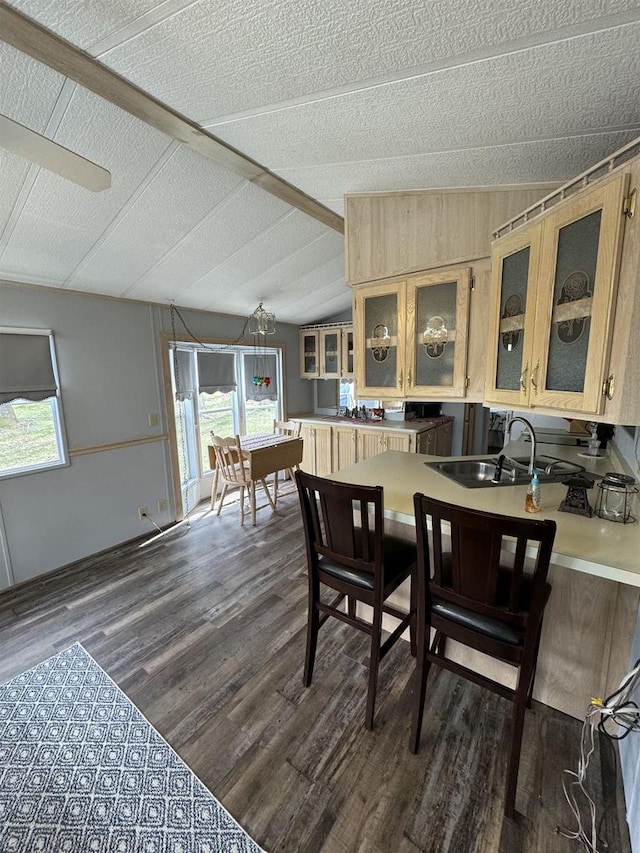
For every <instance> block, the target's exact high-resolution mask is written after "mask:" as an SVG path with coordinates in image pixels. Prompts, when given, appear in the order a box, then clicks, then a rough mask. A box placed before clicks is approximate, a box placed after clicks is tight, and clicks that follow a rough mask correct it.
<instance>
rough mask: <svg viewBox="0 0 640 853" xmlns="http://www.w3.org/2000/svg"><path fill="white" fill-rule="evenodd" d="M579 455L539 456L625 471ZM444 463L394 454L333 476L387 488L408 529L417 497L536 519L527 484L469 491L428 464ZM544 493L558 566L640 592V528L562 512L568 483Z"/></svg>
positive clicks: (545, 448) (558, 448) (600, 471)
mask: <svg viewBox="0 0 640 853" xmlns="http://www.w3.org/2000/svg"><path fill="white" fill-rule="evenodd" d="M577 451H578V449H577V448H572V447H566V446H562V445H548V444H545V445H542V449H541V450H539V454H544V455H545V456H555V457H558V458H561V459H566V460H567V461H570V462H577V463H578V464H579V465H583V466H584V468H585V469H586V471H585V473H587V474H589V473H591V474H595V475H598V476H602V475H604V474H606V473H607V472H608V471H615V470H620V467H619V464H618V462H617V460H616V459H615V457H613V456H612V457H603V458H599V459H587V458H585V457H581V456H579V455H578V452H577ZM527 452H528V451H527ZM485 456H486V454H485ZM451 458H454V457H451ZM455 458H456V459H461V458H467V459H477V458H482V457H477V456H476V457H474V456H468V457H455ZM442 461H443V460H442V458H437V457H434V456H419V455H415V454H408V453H398V452H394V451H388V452H387V453H382V454H380V455H379V456H376V457H374V458H373V459H367V460H365V461H364V462H359V463H357V464H356V465H352V466H351V467H350V468H345V469H343V470H341V471H338V472H336V473H335V474H333V475H332V476H333V478H334V479H335V480H342V481H344V482H348V483H363V484H366V485H376V486H383V487H384V506H385V511H386V513H387V515H388V516H389V517H390V518H394V519H396V520H397V521H401V522H404V523H405V524H413V495H414V493H415V492H424V494H427V495H430V496H431V497H434V498H438V500H442V501H447V503H452V504H457V505H458V506H464V507H469V508H471V509H479V510H484V511H485V512H498V513H502V514H503V515H514V516H521V517H522V518H525V517H527V518H531V517H532V516H531V515H529V514H528V513H526V512H525V511H524V499H525V494H526V491H527V487H526V485H518V486H487V487H482V488H473V489H467V488H465V487H464V486H460V485H459V484H458V483H455V482H454V481H453V480H450V479H449V478H448V477H445V476H444V475H443V474H440V473H438V472H437V471H434V470H433V468H428V467H427V466H426V465H425V464H424V463H425V462H442ZM596 482H597V481H596ZM540 489H541V510H540V512H539V513H537V514H536V515H535V516H533V517H535V518H552V519H553V520H554V521H555V522H556V524H557V532H556V538H555V542H554V547H553V559H554V563H555V564H557V565H562V566H566V567H567V568H570V569H575V570H577V571H580V572H586V573H587V574H592V575H596V576H597V577H602V578H608V579H610V580H615V581H618V582H620V583H625V584H630V585H632V586H638V587H640V524H638V523H637V522H636V523H635V524H616V523H615V522H611V521H605V520H604V519H602V518H597V517H596V516H594V517H593V518H586V517H585V516H582V515H574V514H573V513H568V512H559V511H558V507H559V506H560V503H561V502H562V500H563V498H564V497H565V495H566V493H567V487H566V486H564V485H562V483H542V484H541V486H540ZM597 492H598V489H597V487H596V486H594V488H593V489H590V490H589V491H588V493H587V494H588V497H589V502H590V503H591V505H592V506H594V505H595V502H596V497H597Z"/></svg>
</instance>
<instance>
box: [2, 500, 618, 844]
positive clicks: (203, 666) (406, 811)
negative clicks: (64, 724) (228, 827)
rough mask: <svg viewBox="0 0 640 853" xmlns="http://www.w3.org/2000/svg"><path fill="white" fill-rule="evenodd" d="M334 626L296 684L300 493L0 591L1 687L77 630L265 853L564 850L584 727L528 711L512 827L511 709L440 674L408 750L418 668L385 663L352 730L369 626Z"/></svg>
mask: <svg viewBox="0 0 640 853" xmlns="http://www.w3.org/2000/svg"><path fill="white" fill-rule="evenodd" d="M334 623H335V620H330V621H329V622H328V623H327V624H326V625H325V627H324V628H323V629H322V631H321V633H320V640H319V648H318V659H317V663H316V669H315V673H314V682H313V685H312V686H311V687H310V688H309V689H305V688H304V687H303V686H302V668H303V661H304V642H305V624H306V573H305V568H304V543H303V536H302V528H301V523H300V519H299V508H298V504H297V497H296V496H295V495H289V496H287V497H282V498H280V499H279V502H278V510H277V512H276V513H275V514H272V513H271V511H270V510H269V509H268V508H264V509H261V510H260V511H259V513H258V526H257V527H256V528H251V527H249V526H246V527H244V528H241V527H240V526H239V524H238V516H237V508H236V507H235V506H229V507H228V508H226V509H225V510H223V513H222V515H221V516H220V517H219V518H216V517H215V516H214V515H213V514H211V513H209V512H206V511H204V509H203V511H202V513H201V514H200V515H199V516H198V517H196V518H195V519H194V520H193V522H192V524H191V528H190V530H189V532H188V533H186V535H182V536H180V537H177V536H175V535H171V536H167V537H165V538H164V539H160V540H158V541H157V542H155V543H153V544H151V545H149V546H148V547H144V548H138V547H123V548H120V549H116V550H115V551H114V552H113V553H111V554H108V555H102V556H100V557H97V558H93V559H89V560H85V561H83V562H82V563H79V564H76V565H74V566H71V567H67V568H66V569H63V570H60V571H58V572H55V573H52V574H51V575H48V576H47V577H44V578H41V579H38V580H36V581H33V582H31V583H29V584H27V585H24V586H22V587H20V588H17V589H15V590H9V591H7V592H5V593H3V594H2V595H0V649H1V655H0V681H4V680H6V679H8V678H10V677H12V676H14V675H16V674H18V673H19V672H21V671H23V670H24V669H27V668H28V667H30V666H33V665H35V664H36V663H39V662H40V661H42V660H44V659H45V658H47V657H49V656H51V655H52V654H55V653H56V652H57V651H59V650H61V649H63V648H66V647H67V646H69V645H71V644H72V643H73V642H75V641H80V642H81V643H82V644H83V645H84V647H85V648H86V649H87V650H88V651H89V652H90V654H91V655H93V657H94V658H95V659H96V660H97V661H98V663H99V664H100V665H101V666H102V667H103V668H104V669H105V670H106V671H107V672H108V673H109V675H111V677H112V678H113V679H114V680H115V681H116V682H117V683H118V685H119V686H120V687H121V688H122V689H123V690H124V691H125V692H126V693H127V695H128V696H129V697H130V698H131V700H132V701H133V702H135V703H136V705H137V706H138V707H139V708H140V710H141V711H142V712H143V713H144V714H145V715H146V717H147V718H148V719H149V720H150V721H151V722H152V723H153V725H154V726H156V728H157V729H158V730H159V731H160V732H161V733H162V735H163V736H164V737H165V738H166V739H167V740H168V742H169V743H170V744H171V745H172V746H173V747H174V749H176V751H177V752H178V753H179V754H180V755H181V756H182V758H183V759H184V760H185V761H186V762H187V764H188V765H189V766H190V767H191V768H192V769H193V771H194V772H195V773H196V774H197V775H198V776H199V777H200V779H202V781H203V782H204V783H205V784H206V785H207V786H208V787H209V788H210V790H211V791H212V792H213V793H214V794H215V795H216V797H217V798H218V799H219V800H220V801H221V802H222V803H223V805H224V806H225V807H226V808H227V809H228V810H229V811H230V812H231V814H232V815H233V816H234V817H235V818H236V819H237V820H238V821H239V822H240V823H241V824H242V825H243V826H244V827H245V829H246V830H247V831H248V832H249V833H250V834H251V835H252V837H253V838H255V840H256V841H257V842H258V843H259V844H260V845H261V846H262V847H264V848H265V850H267V851H269V853H276V851H282V853H300V851H304V853H314V851H323V853H351V851H363V852H364V851H367V853H420V851H422V853H449V851H450V853H493V851H496V853H519V851H523V853H533V851H535V853H573V851H576V850H577V849H580V848H579V846H578V845H577V843H576V842H575V841H570V840H568V839H566V838H563V837H562V835H560V834H559V833H558V832H557V828H558V827H565V828H570V829H573V828H574V827H573V824H572V822H571V820H572V819H571V815H570V812H569V809H568V807H567V806H566V803H565V801H564V797H563V794H562V787H561V780H562V771H563V769H564V768H571V769H575V767H576V762H577V759H578V755H579V740H580V729H581V726H580V724H579V723H578V722H577V721H576V720H573V719H571V718H569V717H566V716H564V715H562V714H560V713H558V712H555V711H553V710H551V709H549V708H546V707H545V706H542V705H539V704H534V707H533V708H532V709H531V710H530V711H528V712H527V721H526V725H525V733H524V744H523V755H522V762H521V767H520V777H519V785H518V798H517V809H518V816H517V819H516V820H515V821H509V820H506V819H505V818H504V817H503V814H502V802H503V793H504V781H505V767H506V759H507V753H508V744H509V733H510V712H511V706H510V704H509V703H508V702H506V701H505V700H503V699H500V698H499V697H497V696H493V695H492V694H489V693H487V692H485V691H482V690H481V689H480V688H478V687H476V686H475V685H473V684H469V683H467V682H464V681H461V680H460V679H458V678H457V677H455V676H454V675H452V674H451V673H445V672H442V671H440V670H438V669H437V668H435V667H434V668H432V674H431V675H430V679H429V684H428V687H427V710H426V712H425V723H424V726H423V734H422V741H421V749H420V753H419V754H418V755H417V756H414V755H411V754H410V753H409V750H408V741H409V727H410V717H411V698H412V688H413V684H412V674H413V667H414V661H413V658H412V657H411V655H410V653H409V647H408V644H406V643H399V644H397V645H396V646H395V647H394V648H393V650H392V651H391V652H390V654H389V655H388V657H387V658H386V659H385V661H384V662H383V665H382V668H381V673H380V682H379V693H378V700H377V712H376V721H375V729H374V731H373V732H367V731H366V730H365V728H364V725H363V721H364V708H365V699H366V688H367V669H366V664H367V638H366V637H364V635H360V634H359V632H356V631H353V630H352V629H350V628H349V627H348V626H346V625H342V624H338V623H335V624H334ZM589 785H590V788H591V790H592V792H593V795H594V798H595V800H596V803H597V806H598V818H599V821H601V832H602V835H603V837H604V838H605V839H606V842H607V844H608V846H607V848H606V849H607V851H608V853H614V851H615V852H616V853H629V851H630V845H629V839H628V833H627V831H626V825H625V824H624V822H623V820H622V819H621V814H622V813H623V806H622V792H621V787H620V782H619V778H618V770H617V764H616V762H615V751H614V747H613V745H612V743H611V742H610V741H608V740H603V741H602V742H599V743H598V746H597V749H596V753H595V755H594V757H593V759H592V762H591V767H590V772H589Z"/></svg>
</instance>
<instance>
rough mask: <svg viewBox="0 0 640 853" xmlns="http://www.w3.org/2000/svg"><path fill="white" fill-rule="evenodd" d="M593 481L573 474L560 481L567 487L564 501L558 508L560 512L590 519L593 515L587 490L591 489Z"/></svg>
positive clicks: (583, 475) (582, 475)
mask: <svg viewBox="0 0 640 853" xmlns="http://www.w3.org/2000/svg"><path fill="white" fill-rule="evenodd" d="M594 482H595V481H594V480H593V479H592V478H591V477H587V476H586V474H575V475H574V476H572V477H567V479H566V480H563V481H562V484H563V485H564V486H568V489H567V494H566V495H565V498H564V500H563V501H562V503H561V504H560V506H559V507H558V510H559V511H560V512H572V513H574V515H584V516H586V517H587V518H591V516H592V515H593V507H592V506H591V504H590V503H589V498H588V497H587V489H592V488H593V484H594Z"/></svg>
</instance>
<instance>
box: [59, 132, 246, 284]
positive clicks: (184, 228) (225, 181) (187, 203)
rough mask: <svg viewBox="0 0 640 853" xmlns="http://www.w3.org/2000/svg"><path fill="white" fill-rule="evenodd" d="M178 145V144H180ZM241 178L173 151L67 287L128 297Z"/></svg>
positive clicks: (182, 151)
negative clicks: (105, 291)
mask: <svg viewBox="0 0 640 853" xmlns="http://www.w3.org/2000/svg"><path fill="white" fill-rule="evenodd" d="M176 145H177V143H176ZM241 183H242V179H241V178H239V177H238V175H235V174H233V173H232V172H229V171H227V170H226V169H221V168H220V167H218V166H216V165H215V164H214V163H212V162H211V161H210V160H207V159H206V158H204V157H202V156H201V155H200V154H198V153H197V152H195V151H191V150H190V149H188V148H185V147H177V148H174V149H170V153H169V155H168V158H167V160H166V162H163V163H162V165H161V166H160V168H159V169H158V170H157V172H155V173H154V174H153V177H152V178H151V179H150V180H148V181H147V182H145V183H144V184H143V185H142V187H141V188H140V191H139V192H138V193H137V194H136V197H135V199H134V200H132V201H131V203H130V204H129V205H128V206H127V207H126V208H124V209H123V212H122V215H121V216H119V217H117V218H116V219H115V220H114V222H113V223H112V225H111V227H110V228H109V229H107V230H106V231H105V232H104V234H103V236H102V238H101V239H100V240H99V241H98V242H97V243H96V244H95V246H94V247H93V248H92V250H91V251H90V252H89V253H88V254H87V256H86V257H85V258H83V260H82V262H81V263H80V265H79V266H78V267H77V268H76V269H75V270H74V271H73V273H72V274H71V276H69V278H68V279H67V282H66V285H67V286H68V287H75V286H76V285H77V284H80V285H81V286H82V288H83V289H88V288H91V289H92V290H98V291H100V290H102V289H104V288H106V287H109V288H110V289H111V290H112V291H113V292H115V291H117V290H118V288H120V291H119V295H122V294H124V293H125V292H126V291H127V289H128V288H129V287H130V285H131V282H132V281H135V280H136V279H138V278H141V277H142V276H143V275H145V274H146V273H147V272H148V271H149V269H150V268H151V267H153V266H154V265H155V264H158V263H160V262H161V260H162V259H163V258H164V257H165V255H166V254H167V253H168V252H170V251H171V249H172V248H173V247H174V246H176V245H177V244H178V243H179V242H180V241H181V240H183V239H184V238H185V237H186V236H187V235H188V234H190V233H191V232H192V231H193V230H194V229H196V228H197V227H198V225H199V224H200V222H201V221H202V220H203V219H204V218H205V217H206V216H208V215H209V214H210V213H211V211H212V210H213V209H214V208H215V207H216V206H217V205H218V204H220V202H221V201H222V200H223V199H224V198H226V197H227V196H228V195H229V193H230V192H232V191H233V190H234V189H236V188H237V187H239V185H240V184H241Z"/></svg>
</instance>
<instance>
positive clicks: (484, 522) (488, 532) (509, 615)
mask: <svg viewBox="0 0 640 853" xmlns="http://www.w3.org/2000/svg"><path fill="white" fill-rule="evenodd" d="M414 509H415V518H416V536H417V544H418V559H417V562H418V570H417V622H418V624H417V635H418V656H417V661H416V690H415V698H414V706H413V720H412V726H411V741H410V745H409V748H410V750H411V752H414V753H415V752H417V751H418V745H419V741H420V730H421V728H422V716H423V711H424V700H425V692H426V685H427V676H428V674H429V668H430V665H431V664H432V663H437V664H438V665H439V666H442V667H444V668H446V669H449V670H451V671H452V672H455V673H456V674H457V675H460V676H462V677H463V678H467V679H469V680H470V681H473V682H475V683H476V684H479V685H480V686H482V687H486V688H488V689H489V690H492V691H494V692H495V693H498V694H499V695H500V696H503V697H504V698H506V699H509V700H511V701H512V702H513V703H514V708H513V734H512V738H511V754H510V758H509V768H508V771H507V791H506V797H505V807H504V813H505V815H507V817H513V815H514V810H515V798H516V786H517V783H518V767H519V764H520V747H521V744H522V731H523V727H524V715H525V710H526V707H527V705H528V704H530V702H531V696H532V692H533V682H534V677H535V670H536V661H537V657H538V646H539V643H540V633H541V630H542V617H543V613H544V608H545V605H546V603H547V600H548V598H549V594H550V592H551V587H550V585H549V584H548V583H547V573H548V570H549V561H550V559H551V548H552V546H553V540H554V538H555V533H556V524H555V522H554V521H550V520H545V521H541V520H536V519H525V518H512V517H509V516H503V515H497V514H495V513H488V512H480V511H478V510H472V509H463V508H461V507H459V506H454V505H452V504H447V503H444V502H442V501H438V500H434V499H433V498H429V497H427V496H426V495H422V494H419V493H418V494H416V495H414ZM443 525H446V527H444V529H443ZM429 526H430V527H431V532H432V543H431V544H430V543H429V535H428V527H429ZM447 534H449V535H450V545H449V546H445V544H444V538H445V536H447ZM505 538H507V539H508V540H509V541H508V542H505V541H504V540H505ZM531 547H533V548H534V550H535V552H536V555H535V558H534V564H533V571H532V572H530V573H527V572H525V555H526V552H527V549H528V548H531ZM431 628H433V629H434V631H435V635H434V638H433V641H432V642H431V645H429V643H430V629H431ZM448 637H450V638H451V639H452V640H456V641H457V642H459V643H463V644H464V645H465V646H468V647H470V648H471V649H476V650H478V651H480V652H483V653H484V654H486V655H489V656H491V657H493V658H497V659H499V660H501V661H505V662H507V663H509V664H512V665H513V666H515V667H517V669H518V677H517V684H516V688H515V690H514V689H511V688H509V687H506V686H504V685H503V684H500V683H499V682H497V681H494V680H492V679H490V678H487V677H486V676H484V675H481V674H480V673H478V672H476V671H474V670H471V669H469V668H467V667H465V666H462V665H461V664H459V663H456V662H454V661H452V660H450V659H448V658H447V657H446V640H447V638H448Z"/></svg>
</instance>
